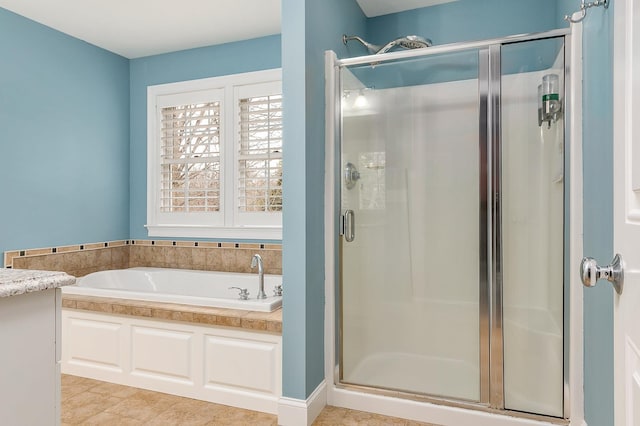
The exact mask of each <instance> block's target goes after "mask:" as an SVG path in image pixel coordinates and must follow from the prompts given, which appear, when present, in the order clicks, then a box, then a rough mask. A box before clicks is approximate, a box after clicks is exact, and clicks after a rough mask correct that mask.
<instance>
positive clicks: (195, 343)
mask: <svg viewBox="0 0 640 426" xmlns="http://www.w3.org/2000/svg"><path fill="white" fill-rule="evenodd" d="M78 322H81V323H82V324H85V325H86V324H97V325H98V326H100V325H102V324H105V323H106V324H111V325H112V329H111V331H113V332H114V333H115V335H113V336H111V338H109V339H102V340H101V339H96V336H91V335H90V331H91V330H90V327H85V328H87V330H84V331H85V333H84V334H83V336H84V338H85V339H86V342H85V341H78V339H77V337H78V336H77V334H74V332H73V331H74V330H73V323H78ZM94 329H95V328H94ZM141 339H142V340H141ZM211 339H213V340H215V341H218V342H226V343H229V342H233V343H234V344H227V345H226V346H225V348H224V349H225V350H224V354H222V355H220V354H219V351H218V350H217V349H219V347H218V348H216V350H213V351H209V352H207V350H206V346H207V345H206V342H207V341H208V340H209V341H210V340H211ZM114 341H118V342H119V343H118V344H117V345H114ZM86 345H91V346H93V349H92V350H91V351H87V350H86V348H85V346H86ZM110 346H111V347H112V346H116V347H117V348H118V349H117V351H116V352H117V353H116V354H112V355H110V356H111V357H114V356H115V357H116V359H118V360H119V361H118V367H117V368H116V367H111V366H108V365H105V364H104V362H103V361H102V358H101V357H102V355H100V354H101V352H103V351H109V350H110V349H109V347H110ZM159 348H162V349H159ZM136 351H137V352H136ZM78 352H79V353H80V355H81V356H79V355H78ZM92 357H93V358H97V359H91V358H92ZM254 361H255V362H254ZM176 362H177V364H176ZM281 364H282V336H280V335H278V334H272V333H266V332H256V331H249V330H243V329H238V328H231V327H216V326H201V325H195V324H191V323H183V322H175V321H161V320H154V319H146V318H145V319H143V318H139V317H131V316H124V315H109V314H103V313H95V312H86V311H78V310H73V309H62V361H61V370H62V372H63V373H65V374H73V375H76V376H82V377H88V378H91V379H96V380H103V381H106V382H111V383H117V384H121V385H126V386H133V387H137V388H141V389H148V390H153V391H156V392H164V393H169V394H172V395H178V396H184V397H187V398H194V399H199V400H202V401H209V402H215V403H218V404H224V405H230V406H233V407H239V408H244V409H248V410H255V411H262V412H265V413H271V414H276V413H277V412H278V400H279V398H280V396H281V393H282V365H281ZM211 365H225V366H226V367H225V368H229V369H231V370H233V369H236V370H237V369H240V368H241V369H242V373H243V374H241V375H235V376H233V380H227V381H225V379H228V378H229V376H228V375H227V376H224V375H221V376H220V375H219V377H217V379H218V381H217V382H216V383H213V382H212V381H211V380H210V379H211V377H210V376H209V372H208V371H207V370H208V366H211Z"/></svg>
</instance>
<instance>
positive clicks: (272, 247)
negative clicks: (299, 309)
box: [4, 240, 282, 277]
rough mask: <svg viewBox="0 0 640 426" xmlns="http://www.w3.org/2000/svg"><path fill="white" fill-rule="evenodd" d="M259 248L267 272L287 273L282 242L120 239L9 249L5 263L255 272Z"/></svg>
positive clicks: (79, 270)
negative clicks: (255, 255)
mask: <svg viewBox="0 0 640 426" xmlns="http://www.w3.org/2000/svg"><path fill="white" fill-rule="evenodd" d="M256 253H258V254H260V256H262V259H263V262H264V268H265V273H267V274H276V275H281V274H282V246H281V245H280V244H257V243H250V244H247V243H228V242H225V243H217V242H208V241H205V242H200V241H169V240H119V241H110V242H101V243H89V244H80V245H74V246H62V247H50V248H41V249H25V250H12V251H7V252H5V254H4V264H5V268H15V269H38V270H55V271H64V272H67V273H68V274H70V275H73V276H76V277H82V276H84V275H87V274H90V273H92V272H97V271H104V270H109V269H126V268H130V267H137V266H149V267H159V268H179V269H195V270H207V271H225V272H245V273H250V272H252V270H251V267H250V264H251V257H252V256H253V255H254V254H256Z"/></svg>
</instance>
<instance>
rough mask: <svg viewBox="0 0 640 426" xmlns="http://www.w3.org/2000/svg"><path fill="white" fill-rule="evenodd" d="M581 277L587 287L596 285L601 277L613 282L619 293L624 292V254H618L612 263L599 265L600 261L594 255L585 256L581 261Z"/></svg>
mask: <svg viewBox="0 0 640 426" xmlns="http://www.w3.org/2000/svg"><path fill="white" fill-rule="evenodd" d="M580 278H582V284H584V286H585V287H594V286H595V285H596V283H597V282H598V280H599V279H601V278H602V279H605V280H607V281H609V282H611V284H613V288H614V289H615V290H616V292H617V293H618V294H622V285H623V284H624V264H623V262H622V256H620V255H619V254H616V256H615V257H614V258H613V261H612V262H611V265H607V266H598V262H596V260H595V259H594V258H592V257H585V258H584V259H582V262H580Z"/></svg>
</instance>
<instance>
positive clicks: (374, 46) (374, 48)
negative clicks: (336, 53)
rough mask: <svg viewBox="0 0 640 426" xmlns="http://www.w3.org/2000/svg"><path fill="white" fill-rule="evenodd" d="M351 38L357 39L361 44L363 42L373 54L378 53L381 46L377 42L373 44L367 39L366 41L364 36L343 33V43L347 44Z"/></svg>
mask: <svg viewBox="0 0 640 426" xmlns="http://www.w3.org/2000/svg"><path fill="white" fill-rule="evenodd" d="M351 40H355V41H357V42H359V43H360V44H362V45H363V46H364V47H366V48H367V50H368V51H369V53H371V54H372V55H373V54H376V53H377V52H378V51H379V50H380V46H378V45H377V44H372V43H369V42H367V41H364V40H363V39H362V38H360V37H358V36H356V35H353V36H348V35H346V34H343V35H342V43H343V44H345V45H346V44H347V42H348V41H351Z"/></svg>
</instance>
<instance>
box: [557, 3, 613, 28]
mask: <svg viewBox="0 0 640 426" xmlns="http://www.w3.org/2000/svg"><path fill="white" fill-rule="evenodd" d="M599 6H604V8H605V9H607V8H609V0H595V1H592V2H589V3H587V2H586V1H585V0H581V1H580V17H579V18H578V19H573V14H571V15H565V16H564V20H565V21H567V22H571V23H572V24H577V23H579V22H582V21H583V20H584V18H586V17H587V9H589V8H591V7H599Z"/></svg>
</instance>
